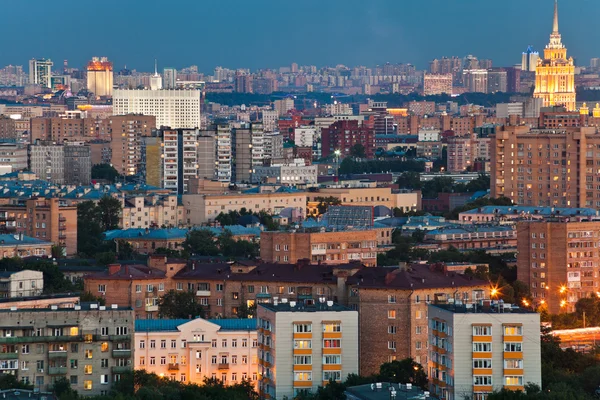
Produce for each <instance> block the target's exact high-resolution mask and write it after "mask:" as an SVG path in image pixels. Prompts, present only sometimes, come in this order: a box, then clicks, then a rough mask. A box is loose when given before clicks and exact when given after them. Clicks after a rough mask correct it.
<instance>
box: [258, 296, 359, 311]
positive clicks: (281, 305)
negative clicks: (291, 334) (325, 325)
mask: <svg viewBox="0 0 600 400" xmlns="http://www.w3.org/2000/svg"><path fill="white" fill-rule="evenodd" d="M258 305H259V306H260V307H264V308H266V309H267V310H270V311H273V312H326V311H329V312H343V311H354V310H351V309H350V308H348V307H344V306H342V305H339V304H337V303H333V302H332V301H329V302H323V303H321V302H318V301H315V304H314V305H312V306H308V305H306V304H304V303H303V302H301V301H300V302H295V301H285V299H283V301H279V302H277V304H275V303H259V304H258Z"/></svg>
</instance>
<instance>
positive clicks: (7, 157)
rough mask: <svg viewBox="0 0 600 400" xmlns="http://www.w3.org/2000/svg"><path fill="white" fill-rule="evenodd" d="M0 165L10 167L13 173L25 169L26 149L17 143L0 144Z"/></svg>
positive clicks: (26, 161) (26, 160) (26, 164)
mask: <svg viewBox="0 0 600 400" xmlns="http://www.w3.org/2000/svg"><path fill="white" fill-rule="evenodd" d="M0 165H10V166H11V168H12V170H13V171H21V170H24V169H26V168H27V166H28V157H27V147H26V146H23V145H21V144H17V143H0Z"/></svg>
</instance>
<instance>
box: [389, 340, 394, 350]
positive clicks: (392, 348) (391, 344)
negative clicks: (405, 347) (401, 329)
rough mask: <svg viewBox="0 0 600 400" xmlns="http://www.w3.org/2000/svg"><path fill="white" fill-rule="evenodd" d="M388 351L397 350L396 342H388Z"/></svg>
mask: <svg viewBox="0 0 600 400" xmlns="http://www.w3.org/2000/svg"><path fill="white" fill-rule="evenodd" d="M388 349H390V350H396V342H394V341H390V342H388Z"/></svg>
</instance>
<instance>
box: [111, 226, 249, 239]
mask: <svg viewBox="0 0 600 400" xmlns="http://www.w3.org/2000/svg"><path fill="white" fill-rule="evenodd" d="M194 229H195V230H207V231H210V232H212V233H213V234H214V235H215V236H220V235H221V234H222V233H223V232H224V231H225V230H228V231H230V232H231V233H232V234H233V236H252V235H254V236H260V232H261V230H260V228H258V227H248V228H247V227H245V226H241V225H228V226H225V227H198V228H194ZM188 232H189V230H187V229H179V228H165V229H148V231H146V229H144V228H129V229H115V230H112V231H106V232H104V240H115V239H134V238H143V239H148V240H176V239H185V238H186V236H187V234H188Z"/></svg>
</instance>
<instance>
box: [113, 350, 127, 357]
mask: <svg viewBox="0 0 600 400" xmlns="http://www.w3.org/2000/svg"><path fill="white" fill-rule="evenodd" d="M112 356H113V357H114V358H131V349H114V350H113V351H112Z"/></svg>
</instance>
